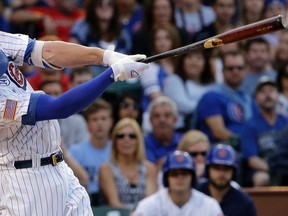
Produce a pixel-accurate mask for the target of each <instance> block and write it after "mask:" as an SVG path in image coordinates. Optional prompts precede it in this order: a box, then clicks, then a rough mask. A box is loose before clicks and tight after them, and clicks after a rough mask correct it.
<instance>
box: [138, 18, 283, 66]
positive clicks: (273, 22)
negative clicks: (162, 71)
mask: <svg viewBox="0 0 288 216" xmlns="http://www.w3.org/2000/svg"><path fill="white" fill-rule="evenodd" d="M285 28H286V23H285V22H284V18H283V15H278V16H275V17H271V18H268V19H265V20H262V21H258V22H255V23H251V24H249V25H245V26H241V27H239V28H235V29H232V30H230V31H227V32H224V33H222V34H218V35H216V36H214V37H211V38H207V39H204V40H201V41H198V42H196V43H193V44H189V45H186V46H183V47H179V48H177V49H173V50H169V51H167V52H163V53H160V54H157V55H154V56H150V57H148V58H146V59H143V60H141V62H144V63H149V62H154V61H157V60H160V59H163V58H168V57H172V56H178V55H183V54H186V53H189V52H191V51H193V50H199V49H209V48H214V47H219V46H222V45H225V44H228V43H234V42H239V41H241V40H245V39H249V38H252V37H258V36H261V35H264V34H268V33H272V32H275V31H279V30H282V29H285Z"/></svg>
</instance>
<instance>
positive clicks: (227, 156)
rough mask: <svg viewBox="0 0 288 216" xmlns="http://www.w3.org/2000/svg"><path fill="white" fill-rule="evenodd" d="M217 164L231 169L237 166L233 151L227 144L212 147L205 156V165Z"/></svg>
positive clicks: (235, 155)
mask: <svg viewBox="0 0 288 216" xmlns="http://www.w3.org/2000/svg"><path fill="white" fill-rule="evenodd" d="M212 164H219V165H226V166H230V167H233V168H234V169H236V168H237V166H238V158H237V154H236V152H235V150H234V149H233V148H232V147H231V146H230V145H227V144H217V145H215V146H213V147H212V148H211V150H210V152H209V154H208V156H207V159H206V165H208V166H209V165H212Z"/></svg>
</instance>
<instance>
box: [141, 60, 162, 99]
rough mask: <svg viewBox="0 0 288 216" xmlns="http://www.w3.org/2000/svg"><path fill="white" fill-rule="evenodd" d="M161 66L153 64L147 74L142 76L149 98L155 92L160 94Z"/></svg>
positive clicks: (143, 85) (145, 92)
mask: <svg viewBox="0 0 288 216" xmlns="http://www.w3.org/2000/svg"><path fill="white" fill-rule="evenodd" d="M158 72H159V65H157V64H155V63H151V64H150V66H149V70H148V71H147V73H143V74H142V75H141V76H140V82H141V85H142V87H143V89H144V94H145V95H147V96H149V95H150V94H151V93H153V92H160V91H161V87H160V85H159V80H158Z"/></svg>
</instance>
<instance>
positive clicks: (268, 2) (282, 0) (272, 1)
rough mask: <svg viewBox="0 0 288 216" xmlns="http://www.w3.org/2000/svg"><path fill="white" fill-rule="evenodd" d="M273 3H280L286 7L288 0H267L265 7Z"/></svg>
mask: <svg viewBox="0 0 288 216" xmlns="http://www.w3.org/2000/svg"><path fill="white" fill-rule="evenodd" d="M271 4H280V5H282V6H284V7H286V1H285V0H265V8H267V7H269V6H270V5H271Z"/></svg>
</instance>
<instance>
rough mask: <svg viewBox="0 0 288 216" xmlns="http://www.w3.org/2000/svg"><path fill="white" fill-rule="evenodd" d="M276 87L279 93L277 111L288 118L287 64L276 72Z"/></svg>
mask: <svg viewBox="0 0 288 216" xmlns="http://www.w3.org/2000/svg"><path fill="white" fill-rule="evenodd" d="M277 87H278V91H279V103H278V106H277V111H278V112H279V113H282V114H283V115H285V116H288V64H286V65H285V66H284V67H283V68H282V69H280V70H279V71H278V75H277Z"/></svg>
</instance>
